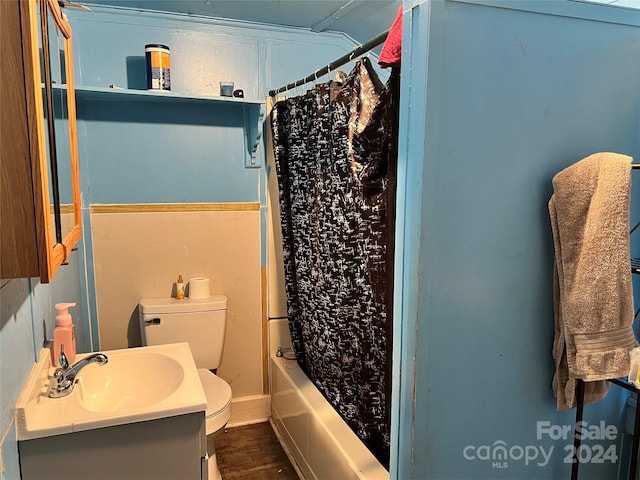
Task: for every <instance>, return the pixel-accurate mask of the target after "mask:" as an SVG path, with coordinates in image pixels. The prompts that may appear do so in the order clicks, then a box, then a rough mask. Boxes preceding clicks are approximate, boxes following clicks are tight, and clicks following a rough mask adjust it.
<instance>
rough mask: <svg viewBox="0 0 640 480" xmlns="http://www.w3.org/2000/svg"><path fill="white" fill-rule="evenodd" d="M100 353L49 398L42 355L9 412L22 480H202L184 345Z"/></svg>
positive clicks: (202, 446)
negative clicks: (66, 389)
mask: <svg viewBox="0 0 640 480" xmlns="http://www.w3.org/2000/svg"><path fill="white" fill-rule="evenodd" d="M103 353H104V354H105V355H106V356H107V357H108V362H107V363H105V364H104V365H97V364H96V365H88V366H87V367H85V368H83V369H82V371H81V372H79V373H78V376H77V379H78V381H77V383H76V384H75V386H74V388H73V390H72V391H71V392H70V393H69V394H68V395H67V396H64V397H62V398H50V397H49V391H50V389H51V385H52V383H51V382H52V380H51V378H52V374H53V371H54V368H53V367H52V365H51V356H50V355H49V352H48V350H43V351H42V354H41V358H40V360H39V361H38V362H37V363H36V365H35V366H34V368H33V369H32V371H31V374H30V376H29V379H28V380H27V383H26V385H25V387H24V389H23V391H22V393H21V395H20V398H19V399H18V402H17V404H16V430H17V436H18V451H19V456H20V470H21V476H22V480H30V479H35V480H39V479H42V478H47V479H89V478H90V479H93V480H100V479H104V480H113V479H118V480H123V479H131V480H133V479H135V480H144V479H154V480H163V479H166V480H175V479H181V480H182V479H185V480H187V479H189V480H191V479H193V480H202V479H206V478H207V475H208V469H207V462H206V456H207V441H206V430H205V409H206V397H205V395H204V391H203V390H202V386H201V384H200V380H199V378H198V372H197V370H196V368H195V364H194V361H193V357H192V355H191V350H190V349H189V346H188V344H187V343H177V344H169V345H161V346H154V347H140V348H129V349H122V350H112V351H106V352H103ZM82 358H83V356H82V355H80V356H79V357H78V360H81V359H82Z"/></svg>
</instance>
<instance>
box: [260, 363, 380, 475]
mask: <svg viewBox="0 0 640 480" xmlns="http://www.w3.org/2000/svg"><path fill="white" fill-rule="evenodd" d="M270 363H271V365H270V370H271V423H272V425H273V428H274V429H275V431H276V434H277V435H278V437H279V440H280V442H281V443H282V446H283V448H284V450H285V451H286V453H287V455H288V456H289V458H290V459H291V461H292V462H293V463H295V465H296V466H297V467H298V470H299V473H301V474H302V475H303V476H304V478H305V479H306V480H314V479H317V480H337V479H339V480H350V479H360V480H365V479H366V480H388V479H389V472H387V470H386V469H385V468H384V467H383V466H382V465H381V464H380V462H378V460H377V459H376V458H375V457H374V456H373V455H372V454H371V452H369V450H368V449H367V448H366V447H365V446H364V444H363V443H362V442H361V441H360V439H359V438H358V437H357V436H356V434H355V433H353V431H352V430H351V429H350V428H349V426H348V425H347V424H346V423H345V421H344V420H342V418H341V417H340V416H339V415H338V413H337V412H336V411H335V410H334V409H333V408H332V407H331V405H330V404H329V402H327V400H326V399H325V398H324V397H323V396H322V394H321V393H320V391H319V390H318V389H317V388H316V387H315V386H314V385H313V384H312V383H311V381H310V380H309V379H308V378H307V376H306V375H305V374H304V373H303V372H302V370H301V369H300V367H298V365H297V363H296V361H295V360H287V359H286V358H284V357H276V356H275V355H272V356H271V360H270Z"/></svg>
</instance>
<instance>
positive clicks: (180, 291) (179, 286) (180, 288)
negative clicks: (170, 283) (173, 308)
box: [176, 275, 184, 300]
mask: <svg viewBox="0 0 640 480" xmlns="http://www.w3.org/2000/svg"><path fill="white" fill-rule="evenodd" d="M176 299H178V300H184V280H183V279H182V275H178V281H177V282H176Z"/></svg>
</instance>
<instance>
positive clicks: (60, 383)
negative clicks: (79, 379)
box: [49, 346, 109, 398]
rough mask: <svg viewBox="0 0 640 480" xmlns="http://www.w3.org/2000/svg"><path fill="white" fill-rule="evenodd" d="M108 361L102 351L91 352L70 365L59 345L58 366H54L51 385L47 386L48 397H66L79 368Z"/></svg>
mask: <svg viewBox="0 0 640 480" xmlns="http://www.w3.org/2000/svg"><path fill="white" fill-rule="evenodd" d="M108 361H109V359H108V358H107V356H106V355H105V354H104V353H92V354H91V355H89V356H87V357H84V358H83V359H82V360H80V361H79V362H76V363H74V364H73V365H72V366H71V367H70V366H69V360H67V356H66V355H65V354H64V346H61V348H60V357H59V358H58V363H59V364H60V367H58V368H56V371H55V372H53V378H52V379H51V387H50V388H49V397H50V398H62V397H66V396H67V395H69V394H70V393H71V392H72V391H73V387H74V386H75V384H76V376H77V375H78V374H79V373H80V370H82V369H83V368H84V367H86V366H87V365H89V364H91V363H97V364H98V365H104V364H105V363H107V362H108Z"/></svg>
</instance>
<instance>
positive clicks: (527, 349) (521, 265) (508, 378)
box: [392, 0, 640, 479]
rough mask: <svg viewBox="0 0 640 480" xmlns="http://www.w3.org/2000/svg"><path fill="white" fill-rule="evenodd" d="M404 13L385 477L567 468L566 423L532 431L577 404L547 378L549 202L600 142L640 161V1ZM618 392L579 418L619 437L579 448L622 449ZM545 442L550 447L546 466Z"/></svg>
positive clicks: (447, 5)
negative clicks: (489, 453) (397, 251)
mask: <svg viewBox="0 0 640 480" xmlns="http://www.w3.org/2000/svg"><path fill="white" fill-rule="evenodd" d="M405 7H406V13H405V22H404V25H405V30H404V46H403V49H404V53H403V65H402V67H403V78H402V82H403V83H402V91H403V98H402V101H401V106H402V113H401V128H400V149H401V151H400V159H399V161H400V164H401V167H400V180H399V181H403V182H404V188H405V189H406V192H405V195H404V196H403V197H402V198H401V202H400V208H401V212H400V214H399V218H404V222H405V223H404V225H400V226H399V232H400V233H399V234H400V235H401V239H399V241H398V244H400V245H403V247H404V252H403V253H404V257H403V260H404V262H403V264H402V265H400V266H399V267H398V274H399V275H400V276H401V278H402V287H401V288H400V289H398V290H397V292H396V307H397V313H398V314H397V315H396V317H395V318H399V317H400V314H401V315H402V318H403V324H402V325H396V337H395V338H396V345H395V346H394V348H396V354H397V355H396V393H395V395H396V396H395V400H396V405H397V406H398V407H399V410H398V411H396V417H395V419H394V423H395V425H396V426H397V427H399V432H400V433H399V439H398V443H397V445H394V452H393V454H394V455H397V458H394V459H393V460H392V463H394V464H395V468H394V472H393V476H394V477H395V478H401V479H410V478H415V479H431V478H433V479H436V478H437V479H470V478H473V479H481V478H486V479H489V478H490V479H497V478H505V479H519V478H536V479H540V478H549V479H550V478H569V476H570V465H569V464H567V463H565V458H566V456H567V454H568V452H567V450H566V448H567V446H568V445H570V444H571V443H572V433H569V434H568V437H567V438H566V439H564V438H559V439H557V440H555V441H554V440H553V439H551V438H550V436H549V435H547V434H545V433H542V434H541V435H538V433H539V432H538V426H539V423H538V422H549V425H552V426H553V425H558V426H564V425H567V426H569V427H570V426H571V424H572V421H573V418H574V415H575V411H570V412H563V413H559V412H556V408H555V399H554V397H553V393H552V390H551V379H552V375H553V370H554V367H553V361H552V357H551V347H552V341H553V308H552V272H553V241H552V236H551V229H550V222H549V215H548V211H547V202H548V200H549V198H550V196H551V194H552V184H551V179H552V177H553V176H554V175H555V174H556V173H557V172H559V171H560V170H562V169H563V168H565V167H566V166H568V165H570V164H572V163H574V162H576V161H578V160H580V159H582V158H583V157H585V156H587V155H589V154H591V153H594V152H598V151H614V152H620V153H624V154H627V155H631V156H633V157H634V158H635V161H636V162H637V163H640V108H639V106H640V62H639V61H638V60H639V59H640V28H638V27H639V26H640V21H639V19H638V13H639V12H637V11H631V10H623V9H616V8H611V7H604V6H594V5H586V4H579V3H574V2H526V1H522V2H517V1H511V2H509V1H502V2H481V1H469V2H464V1H442V0H439V1H431V2H420V1H417V2H416V1H414V2H406V4H405ZM528 10H533V11H528ZM622 13H625V15H622ZM597 19H599V20H601V21H597ZM616 22H623V23H625V22H626V23H628V24H623V23H616ZM634 175H635V174H634ZM636 185H640V182H638V183H637V184H636ZM633 190H634V196H635V197H638V196H639V195H640V189H639V188H638V186H634V189H633ZM635 203H637V202H635ZM634 209H635V212H634V213H635V214H636V215H637V214H638V212H637V207H635V206H634ZM403 213H404V214H403ZM636 218H639V217H638V216H636ZM636 253H638V252H636ZM400 345H401V346H402V350H401V356H400V348H397V347H400ZM625 398H626V395H625V394H623V393H621V392H620V391H618V390H617V388H616V387H614V388H613V389H612V391H611V392H610V393H609V396H608V397H607V399H606V400H605V401H602V402H600V403H598V404H595V405H593V406H590V407H587V408H586V409H585V420H586V421H587V422H589V423H591V424H597V423H598V422H600V421H601V420H603V421H605V423H606V424H607V425H611V426H614V427H615V428H616V429H617V432H618V433H617V434H616V438H615V439H614V440H594V441H592V442H586V445H587V446H586V447H585V448H587V449H588V450H587V451H585V453H584V455H585V457H584V458H587V457H586V456H587V455H595V453H596V449H597V447H595V445H596V444H599V445H601V446H602V447H604V448H605V449H607V448H609V447H610V446H611V445H613V446H614V448H615V449H617V454H618V455H620V453H621V452H620V444H621V441H622V436H623V435H622V422H623V420H624V401H625ZM540 425H541V424H540ZM496 442H498V443H496ZM498 444H500V445H506V446H507V449H511V448H514V449H513V450H510V453H509V454H508V456H507V458H506V459H505V461H506V464H503V463H501V462H498V464H494V463H493V462H494V461H495V459H493V461H492V460H491V459H489V460H486V459H483V458H484V454H485V453H486V452H485V451H484V450H482V449H481V450H478V448H479V447H482V446H487V448H488V449H492V448H493V447H495V446H496V445H498ZM466 447H470V448H469V449H467V450H466V453H467V456H466V457H465V448H466ZM541 448H544V449H545V452H547V453H548V452H549V451H550V449H551V448H553V450H552V453H551V455H550V456H549V460H548V462H545V461H544V459H543V457H542V452H541V450H540V449H541ZM527 451H528V452H530V456H531V457H533V456H534V455H537V457H536V458H534V459H532V460H530V461H527V460H526V458H524V457H521V454H523V452H524V453H525V454H526V452H527ZM611 460H612V459H606V458H605V459H603V461H602V463H597V462H596V461H592V462H590V463H588V464H585V465H583V466H581V477H580V478H617V470H618V464H617V463H613V462H612V461H611Z"/></svg>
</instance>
